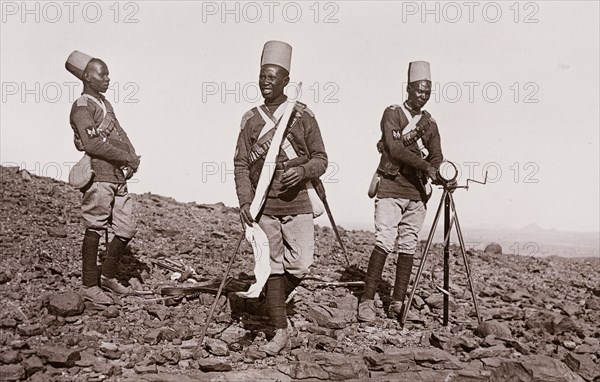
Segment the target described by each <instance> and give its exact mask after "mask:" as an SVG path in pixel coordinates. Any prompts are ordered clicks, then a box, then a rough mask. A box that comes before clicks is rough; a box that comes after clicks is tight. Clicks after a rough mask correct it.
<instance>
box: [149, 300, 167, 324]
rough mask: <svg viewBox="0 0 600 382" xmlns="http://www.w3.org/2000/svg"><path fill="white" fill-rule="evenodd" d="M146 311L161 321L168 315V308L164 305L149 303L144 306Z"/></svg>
mask: <svg viewBox="0 0 600 382" xmlns="http://www.w3.org/2000/svg"><path fill="white" fill-rule="evenodd" d="M146 311H147V312H148V314H149V315H151V316H154V317H156V318H158V319H159V320H161V321H164V320H165V319H166V318H167V317H168V316H169V314H170V313H169V308H167V307H166V306H164V305H157V304H155V305H150V306H146Z"/></svg>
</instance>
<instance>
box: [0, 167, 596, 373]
mask: <svg viewBox="0 0 600 382" xmlns="http://www.w3.org/2000/svg"><path fill="white" fill-rule="evenodd" d="M0 175H1V183H2V189H1V192H2V195H1V197H2V203H1V207H0V232H1V236H0V250H1V257H0V296H2V297H1V298H2V299H1V302H2V307H3V309H2V310H0V380H2V381H5V380H6V381H17V380H32V381H63V380H65V381H102V380H111V381H113V380H114V381H139V380H141V381H192V380H203V381H259V380H260V381H289V380H307V381H317V380H355V381H358V380H369V379H370V380H378V381H384V380H385V381H406V382H408V381H427V382H438V381H493V382H499V381H515V382H519V381H540V382H542V381H543V382H555V381H556V382H558V381H600V327H599V323H600V274H599V273H598V269H599V265H600V259H598V258H587V259H566V258H559V257H551V258H533V257H524V256H514V255H503V254H492V253H481V252H469V253H468V259H469V262H470V266H471V271H472V278H473V283H474V289H475V291H476V294H477V300H478V304H479V311H480V314H481V318H482V321H483V323H482V324H481V325H478V322H477V316H476V314H475V310H474V307H473V303H472V300H471V294H470V290H469V287H468V283H467V278H466V275H465V271H464V270H465V268H464V265H463V262H462V261H463V260H462V255H461V253H460V251H459V250H458V248H452V254H451V265H450V266H451V272H450V275H451V286H450V292H451V299H450V323H449V325H448V326H447V327H446V326H443V325H442V309H441V308H442V299H443V294H442V293H440V291H439V288H437V286H439V285H441V284H442V280H443V273H442V248H441V246H440V245H436V246H435V248H433V251H432V252H431V253H430V255H429V256H428V258H427V262H426V266H425V268H424V273H423V278H422V279H421V282H420V283H419V285H418V289H417V293H416V298H415V302H414V304H413V306H412V308H411V310H410V317H409V318H410V320H409V321H408V322H407V323H406V325H405V326H404V327H401V326H400V324H399V323H398V321H397V320H395V319H391V318H387V317H386V314H385V311H386V308H387V304H388V302H389V294H390V288H391V287H390V285H389V283H388V282H391V280H392V279H393V270H394V269H395V265H394V263H393V260H394V259H393V258H392V259H388V263H387V266H386V269H385V272H384V280H385V281H386V282H384V283H382V285H381V288H380V291H379V297H378V301H380V304H379V306H380V307H381V309H380V318H379V319H378V321H377V322H375V323H374V324H363V323H357V322H356V318H355V315H356V307H357V302H358V297H359V296H360V293H361V288H360V286H358V287H356V286H350V287H346V286H338V285H335V286H326V284H325V285H324V284H323V281H330V282H348V281H360V280H362V277H363V276H364V270H366V265H367V261H368V255H369V253H370V251H371V249H372V245H373V234H372V233H369V232H364V231H344V230H343V229H341V233H342V237H343V240H344V242H345V244H346V246H347V249H348V252H349V256H350V261H351V263H352V266H350V267H349V266H347V264H346V262H345V259H344V256H343V254H342V252H341V250H340V249H339V247H338V245H337V244H336V241H335V237H334V235H333V232H332V230H331V229H330V228H328V227H320V228H317V230H316V244H317V248H316V264H317V266H316V267H315V268H314V272H313V275H312V276H313V279H312V280H307V281H305V282H303V284H302V285H301V286H300V287H299V288H298V289H297V293H296V294H295V296H294V298H293V300H292V301H291V302H290V303H289V305H288V313H289V316H290V318H291V322H292V324H293V329H294V334H293V339H292V344H291V345H292V346H291V348H290V349H286V350H285V351H284V352H283V354H281V355H280V356H278V357H267V356H266V355H265V354H264V353H262V352H260V351H259V346H260V345H261V344H264V343H265V342H266V341H267V340H268V339H269V338H270V337H271V336H272V334H273V330H272V328H269V326H268V320H267V318H266V317H264V316H263V314H264V308H263V307H262V301H261V300H259V299H255V300H241V299H240V298H237V297H235V296H233V295H232V294H229V298H227V297H225V296H224V297H222V298H221V299H220V300H219V301H218V305H217V312H216V314H215V318H214V320H213V321H212V323H211V324H210V326H209V327H208V334H207V336H206V340H205V341H204V342H203V343H202V344H201V343H199V337H200V333H201V332H202V329H203V328H204V326H205V324H206V322H207V315H208V311H209V309H210V306H211V304H212V303H213V301H214V295H213V294H212V293H210V288H208V289H207V291H206V292H202V293H199V294H196V295H191V296H188V297H185V298H172V297H170V298H165V297H163V296H162V295H161V290H163V288H165V287H189V286H198V285H206V284H211V281H213V283H212V287H213V289H214V286H215V285H214V281H216V282H218V281H219V279H220V278H221V277H222V275H223V274H224V271H225V269H226V266H227V262H228V260H229V258H230V256H231V253H232V252H233V250H234V249H235V247H236V244H237V241H238V239H239V237H240V234H241V227H240V224H239V219H238V211H237V209H235V208H230V207H226V206H224V205H221V204H216V205H200V204H195V203H187V204H184V203H178V202H176V201H175V200H173V199H171V198H167V197H163V196H158V195H153V194H143V195H135V196H134V199H135V203H136V208H137V216H138V219H139V233H138V235H137V236H136V238H135V239H134V241H133V242H132V244H131V245H130V251H129V253H128V254H127V255H126V256H125V258H124V259H123V261H122V268H121V270H120V272H119V274H118V278H119V279H120V280H121V281H122V282H123V283H126V284H129V285H132V286H133V287H134V288H135V289H136V290H143V291H145V293H146V294H144V295H136V296H128V297H124V298H121V299H119V300H118V301H117V302H118V304H117V305H116V306H112V307H109V308H106V309H98V308H95V307H94V306H92V305H90V304H89V303H87V302H86V303H84V302H83V301H82V300H81V299H80V297H79V295H78V294H77V291H78V289H79V285H80V277H81V260H80V256H81V255H80V247H81V240H82V235H83V230H84V229H83V226H82V222H81V218H80V210H79V207H80V193H79V192H78V191H76V190H73V189H72V188H71V187H70V186H68V185H66V184H65V183H63V182H60V181H56V180H53V179H49V178H42V177H37V176H31V175H29V174H28V173H27V172H26V171H19V169H18V168H5V167H2V168H0ZM334 212H335V211H334ZM103 251H104V248H101V254H100V257H101V258H102V257H103V255H104V252H103ZM418 263H419V262H418V261H417V262H416V264H415V269H414V271H415V273H416V269H417V265H418ZM165 266H169V267H171V268H173V269H174V270H177V268H180V269H179V270H181V271H183V270H185V269H186V268H185V266H188V267H192V268H193V269H194V270H195V272H196V274H192V275H191V276H192V277H191V278H188V279H187V280H186V281H183V282H179V281H178V280H176V278H177V277H178V274H174V272H173V270H169V269H166V267H165ZM252 267H253V263H252V254H251V249H250V247H249V246H248V245H247V244H246V243H244V244H243V245H242V247H241V250H240V253H239V255H238V257H237V261H236V262H235V264H234V266H233V271H232V275H233V276H234V277H235V278H236V280H234V281H232V282H231V283H229V284H228V288H227V290H228V291H229V292H231V291H233V290H235V289H236V288H239V287H240V285H242V286H243V285H245V284H247V283H248V281H249V280H251V274H252ZM180 273H182V272H180ZM188 273H189V272H188ZM184 276H185V275H184ZM183 278H185V277H183ZM194 278H195V279H197V280H199V281H200V283H196V284H194V283H193V282H192V280H193V279H194ZM209 286H210V285H209ZM167 297H168V296H167Z"/></svg>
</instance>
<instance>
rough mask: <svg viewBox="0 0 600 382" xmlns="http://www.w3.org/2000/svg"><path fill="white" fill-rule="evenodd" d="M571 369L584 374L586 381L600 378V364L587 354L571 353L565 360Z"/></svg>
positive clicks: (581, 374)
mask: <svg viewBox="0 0 600 382" xmlns="http://www.w3.org/2000/svg"><path fill="white" fill-rule="evenodd" d="M563 361H564V363H566V364H567V366H569V368H570V369H571V370H573V371H574V372H576V373H577V374H579V375H580V376H582V377H583V378H584V379H585V380H586V381H597V380H598V379H600V366H598V365H597V364H595V363H594V361H593V360H592V359H591V357H590V356H589V355H587V354H573V353H569V354H567V356H566V357H565V359H564V360H563Z"/></svg>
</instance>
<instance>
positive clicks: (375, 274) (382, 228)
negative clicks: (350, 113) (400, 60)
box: [358, 61, 443, 322]
mask: <svg viewBox="0 0 600 382" xmlns="http://www.w3.org/2000/svg"><path fill="white" fill-rule="evenodd" d="M408 82H409V83H408V85H407V88H406V91H407V92H408V98H407V100H406V101H405V102H404V103H403V104H402V105H392V106H390V107H388V108H386V109H385V111H384V112H383V117H382V119H381V132H382V138H381V140H380V141H379V143H378V144H377V147H378V149H379V151H380V153H381V159H380V162H379V166H378V167H377V174H376V178H378V180H377V182H376V184H378V189H376V190H370V193H371V192H373V195H370V196H374V195H376V198H375V248H374V249H373V252H372V253H371V257H370V259H369V265H368V268H367V275H366V278H365V288H364V293H363V295H362V298H361V302H360V304H359V306H358V320H359V321H363V322H371V321H374V320H375V319H376V317H377V310H376V307H375V302H374V298H375V293H376V292H377V287H378V285H379V281H380V280H381V275H382V272H383V268H384V266H385V261H386V258H387V256H388V254H390V253H391V252H393V250H394V246H395V244H396V241H397V244H398V251H399V254H398V260H397V262H396V280H395V283H394V291H393V296H392V302H391V303H390V307H389V312H390V313H391V314H392V315H396V317H401V312H402V310H403V309H404V298H405V295H406V290H407V289H408V284H409V281H410V276H411V271H412V266H413V257H414V255H415V252H416V249H417V241H418V235H419V231H420V230H421V228H422V226H423V221H424V220H425V214H426V203H427V200H428V198H429V194H430V186H429V185H428V184H427V178H430V179H432V180H434V181H436V180H437V173H438V170H439V167H440V164H441V163H442V160H443V155H442V149H441V143H440V135H439V131H438V126H437V124H436V122H435V120H434V119H433V118H432V117H431V115H430V114H429V113H427V112H426V111H424V110H422V108H423V106H425V104H426V103H427V101H428V100H429V97H430V95H431V74H430V68H429V63H428V62H425V61H416V62H411V63H410V65H409V70H408ZM409 132H412V134H411V135H407V134H408V133H409ZM409 137H412V138H409ZM415 137H418V138H419V139H414V138H415ZM427 187H429V189H427Z"/></svg>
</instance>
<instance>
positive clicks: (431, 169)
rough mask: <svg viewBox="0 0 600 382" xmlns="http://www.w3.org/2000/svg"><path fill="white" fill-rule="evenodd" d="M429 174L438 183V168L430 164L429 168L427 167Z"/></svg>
mask: <svg viewBox="0 0 600 382" xmlns="http://www.w3.org/2000/svg"><path fill="white" fill-rule="evenodd" d="M427 176H428V177H429V178H430V179H431V180H432V181H433V183H436V182H437V181H438V170H437V168H435V167H433V166H429V168H428V169H427Z"/></svg>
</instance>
